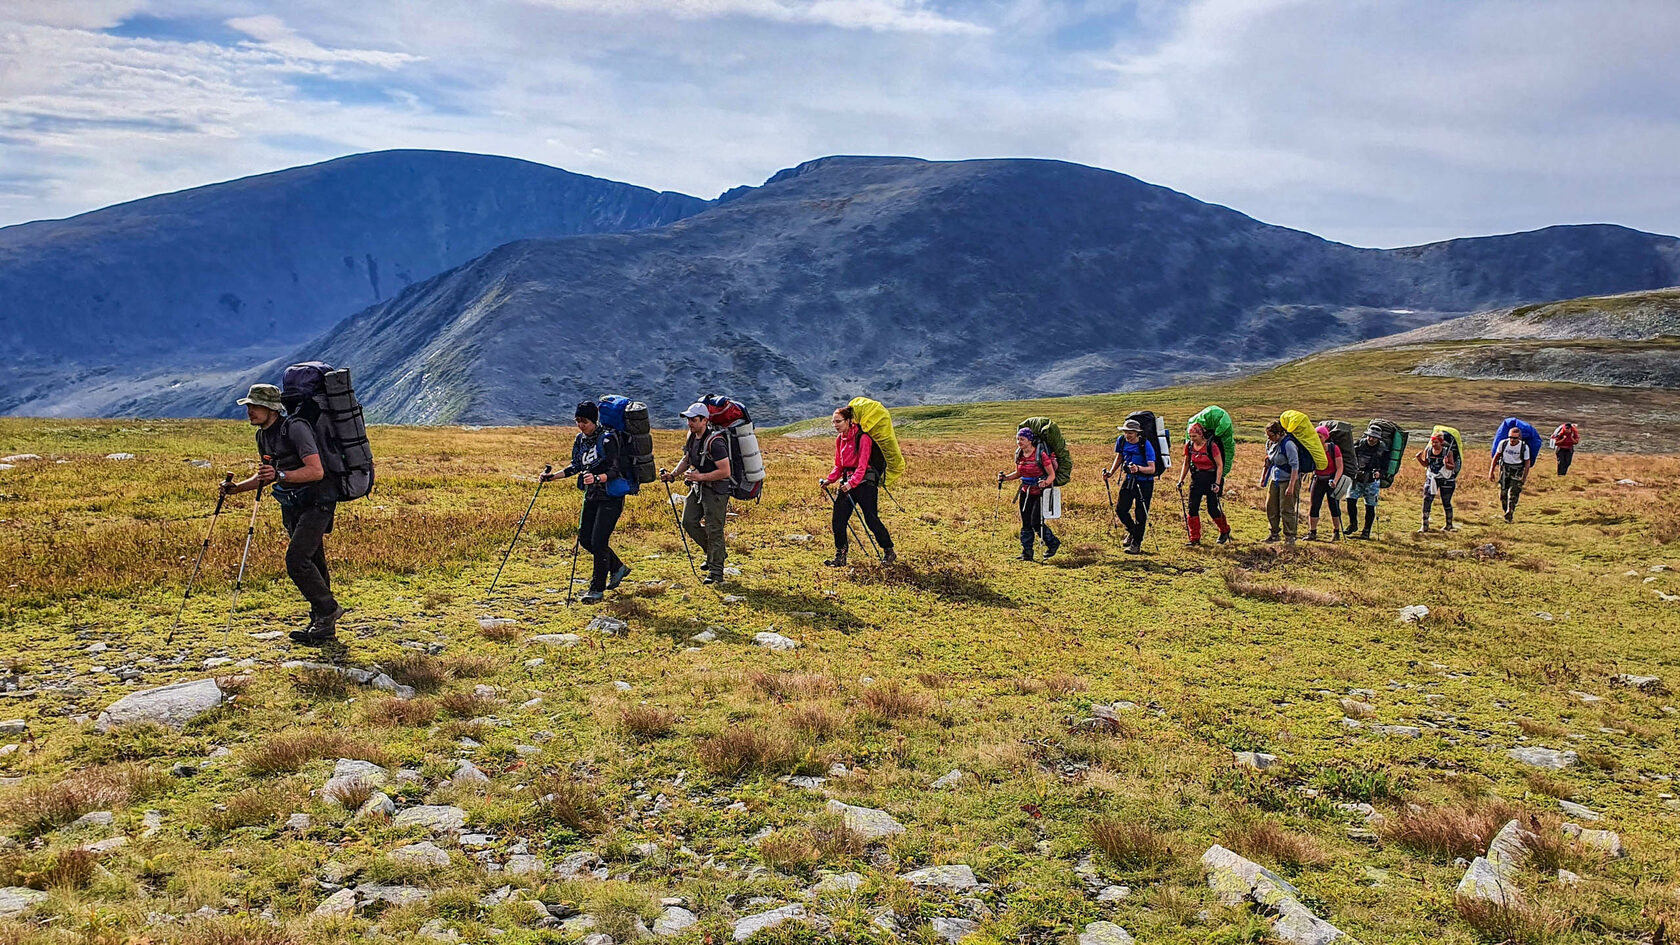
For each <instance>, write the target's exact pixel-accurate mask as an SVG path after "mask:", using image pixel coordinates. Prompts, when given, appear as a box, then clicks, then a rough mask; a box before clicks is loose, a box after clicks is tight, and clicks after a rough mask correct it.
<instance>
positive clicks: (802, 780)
mask: <svg viewBox="0 0 1680 945" xmlns="http://www.w3.org/2000/svg"><path fill="white" fill-rule="evenodd" d="M781 780H782V781H784V782H786V783H787V784H791V785H793V786H794V787H796V788H801V789H803V790H806V791H820V790H822V786H823V785H824V784H827V783H828V779H827V778H816V777H812V776H810V775H805V774H798V775H789V776H784V777H783V778H781Z"/></svg>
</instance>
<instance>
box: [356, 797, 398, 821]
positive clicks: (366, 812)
mask: <svg viewBox="0 0 1680 945" xmlns="http://www.w3.org/2000/svg"><path fill="white" fill-rule="evenodd" d="M396 812H397V802H396V801H393V800H391V795H389V794H386V793H385V792H384V791H375V792H373V793H372V794H371V795H369V796H368V799H367V802H366V803H364V804H363V805H362V806H361V807H360V808H358V809H357V810H356V819H357V820H361V819H362V818H364V817H370V816H372V815H374V814H383V815H384V816H386V817H390V816H391V815H393V814H395V813H396Z"/></svg>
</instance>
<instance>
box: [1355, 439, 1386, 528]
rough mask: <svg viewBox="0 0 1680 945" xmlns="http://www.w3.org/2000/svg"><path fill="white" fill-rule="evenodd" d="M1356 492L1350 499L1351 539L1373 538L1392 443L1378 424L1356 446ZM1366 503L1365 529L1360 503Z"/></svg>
mask: <svg viewBox="0 0 1680 945" xmlns="http://www.w3.org/2000/svg"><path fill="white" fill-rule="evenodd" d="M1353 465H1354V470H1353V491H1352V492H1349V493H1348V497H1347V533H1346V534H1347V537H1349V538H1359V539H1365V538H1370V537H1371V525H1372V524H1374V523H1375V522H1376V520H1377V499H1378V498H1379V496H1380V494H1381V493H1382V477H1383V470H1384V469H1386V468H1387V467H1388V444H1387V443H1384V442H1383V431H1382V428H1381V427H1378V426H1377V425H1375V424H1372V425H1371V426H1369V427H1367V428H1366V429H1365V435H1364V436H1362V437H1360V438H1359V440H1358V441H1357V442H1356V443H1354V444H1353ZM1360 499H1364V500H1365V526H1364V527H1363V528H1360V526H1359V500H1360Z"/></svg>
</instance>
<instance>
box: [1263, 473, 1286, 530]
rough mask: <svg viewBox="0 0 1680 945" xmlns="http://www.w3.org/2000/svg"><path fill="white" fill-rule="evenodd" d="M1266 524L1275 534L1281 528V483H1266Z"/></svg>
mask: <svg viewBox="0 0 1680 945" xmlns="http://www.w3.org/2000/svg"><path fill="white" fill-rule="evenodd" d="M1266 524H1267V525H1270V526H1271V528H1272V534H1273V535H1276V534H1279V532H1280V531H1281V530H1282V528H1283V483H1281V482H1268V483H1266Z"/></svg>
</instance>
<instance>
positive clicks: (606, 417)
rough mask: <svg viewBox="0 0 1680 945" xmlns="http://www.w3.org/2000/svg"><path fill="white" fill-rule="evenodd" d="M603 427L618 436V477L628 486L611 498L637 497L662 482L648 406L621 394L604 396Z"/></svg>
mask: <svg viewBox="0 0 1680 945" xmlns="http://www.w3.org/2000/svg"><path fill="white" fill-rule="evenodd" d="M596 406H597V408H598V409H599V411H600V413H599V417H600V421H601V426H604V427H606V428H607V429H608V430H612V431H614V432H615V433H616V434H618V437H617V439H618V475H619V478H620V479H621V480H623V482H624V485H622V486H618V487H617V488H616V489H614V488H613V485H612V483H611V482H609V483H608V484H607V487H608V489H607V491H608V493H609V494H614V493H616V494H617V495H620V496H625V495H636V494H637V493H639V492H641V491H642V484H643V483H648V482H652V481H654V480H655V479H658V478H659V470H658V468H657V467H656V465H655V462H654V458H653V428H652V426H651V421H650V420H649V418H648V408H647V404H644V403H641V402H639V401H634V400H631V399H630V398H628V397H621V396H619V395H617V394H608V395H605V396H603V397H602V398H601V399H600V401H598V402H597V404H596Z"/></svg>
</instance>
